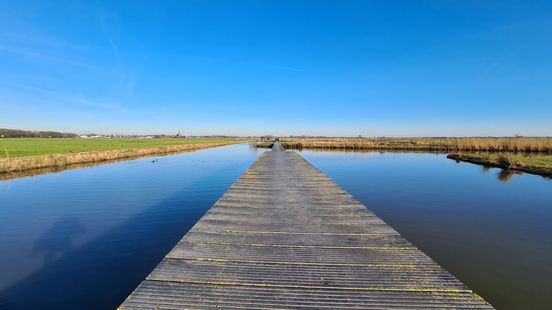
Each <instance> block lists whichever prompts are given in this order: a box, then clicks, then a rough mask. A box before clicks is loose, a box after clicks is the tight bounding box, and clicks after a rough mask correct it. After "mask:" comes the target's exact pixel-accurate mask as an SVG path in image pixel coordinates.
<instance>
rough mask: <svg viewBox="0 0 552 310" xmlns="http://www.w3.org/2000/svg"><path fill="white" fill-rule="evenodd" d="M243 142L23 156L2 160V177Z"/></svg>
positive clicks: (0, 169) (0, 172)
mask: <svg viewBox="0 0 552 310" xmlns="http://www.w3.org/2000/svg"><path fill="white" fill-rule="evenodd" d="M242 142H243V141H232V142H220V143H200V144H185V145H170V146H158V147H146V148H132V149H118V150H108V151H90V152H79V153H65V154H50V155H37V156H22V157H15V158H2V159H0V175H4V174H10V173H19V172H23V171H30V170H36V169H45V168H63V167H69V166H71V165H79V164H90V163H102V162H109V161H118V160H131V159H135V158H139V157H147V156H155V155H169V154H174V153H180V152H186V151H196V150H201V149H208V148H214V147H220V146H226V145H231V144H238V143H242Z"/></svg>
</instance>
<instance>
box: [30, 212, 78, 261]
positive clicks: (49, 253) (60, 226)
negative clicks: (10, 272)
mask: <svg viewBox="0 0 552 310" xmlns="http://www.w3.org/2000/svg"><path fill="white" fill-rule="evenodd" d="M85 232H86V228H85V227H84V225H83V224H82V222H81V220H80V219H79V218H78V217H75V216H66V217H63V218H61V219H59V220H57V221H56V222H54V224H53V225H52V228H50V229H49V230H47V231H46V232H44V233H42V234H41V236H40V238H38V239H37V240H36V242H35V244H34V245H33V247H32V249H31V255H33V256H42V257H43V258H44V263H46V264H47V263H50V262H52V261H54V260H55V259H58V258H60V257H61V256H63V254H64V253H65V252H67V251H70V250H71V249H73V239H74V237H76V235H78V234H83V233H85Z"/></svg>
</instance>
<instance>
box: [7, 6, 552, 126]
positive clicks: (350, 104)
mask: <svg viewBox="0 0 552 310" xmlns="http://www.w3.org/2000/svg"><path fill="white" fill-rule="evenodd" d="M0 127H7V128H21V129H31V130H46V129H48V130H60V131H70V132H78V133H86V132H98V133H175V132H177V131H181V132H182V133H188V134H237V135H247V134H276V135H282V134H283V135H287V134H295V135H300V134H307V135H354V136H356V135H359V134H360V135H363V136H444V135H459V136H464V135H514V134H521V135H552V1H509V0H500V1H491V0H484V1H482V0H474V1H453V0H435V1H412V0H405V1H394V0H382V1H368V0H366V1H345V0H340V1H321V0H313V1H299V0H291V1H285V0H276V1H270V0H257V1H253V0H252V1H229V0H228V1H226V0H219V1H207V0H193V1H192V0H189V1H186V0H178V1H136V0H133V1H43V0H40V1H0Z"/></svg>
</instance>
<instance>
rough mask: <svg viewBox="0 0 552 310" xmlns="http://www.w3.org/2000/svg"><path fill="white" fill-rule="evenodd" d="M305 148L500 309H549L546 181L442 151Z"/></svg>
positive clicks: (551, 246) (550, 197)
mask: <svg viewBox="0 0 552 310" xmlns="http://www.w3.org/2000/svg"><path fill="white" fill-rule="evenodd" d="M301 154H302V155H303V156H304V157H305V158H306V159H307V160H309V161H310V162H311V163H312V164H313V165H314V166H316V167H317V168H319V169H321V170H322V171H323V172H325V173H326V174H328V175H329V176H330V177H331V178H333V179H334V180H335V181H336V182H337V183H338V184H339V185H341V186H342V187H343V188H344V189H346V190H347V191H349V192H350V193H351V194H353V196H355V198H357V199H359V200H360V201H361V202H363V203H364V204H365V205H366V206H367V207H368V208H370V209H371V210H372V211H374V212H375V213H376V214H377V215H378V216H380V217H381V218H382V219H383V220H385V221H386V222H387V223H388V224H390V225H391V226H393V227H394V228H395V229H396V230H397V231H399V232H400V233H401V234H402V235H403V236H405V237H406V238H407V239H408V240H410V241H411V242H413V243H414V244H415V245H416V246H418V247H419V248H421V250H423V251H424V252H425V253H427V254H428V255H429V256H430V257H432V258H433V259H434V260H436V261H437V262H438V263H439V264H440V265H442V266H443V267H444V268H445V269H447V270H448V271H450V272H451V273H452V274H453V275H455V276H457V277H458V278H459V279H460V280H461V281H463V282H464V283H466V284H467V285H468V287H470V288H471V289H474V290H475V291H476V292H477V293H478V294H479V295H481V296H483V297H484V298H485V299H486V300H487V301H489V302H491V304H493V305H494V306H495V307H496V308H497V309H502V310H504V309H506V310H509V309H512V310H513V309H543V310H545V309H546V310H549V309H552V295H551V294H550V288H552V242H551V239H550V238H551V237H550V236H552V225H550V223H551V222H552V208H551V204H550V202H551V201H552V187H551V186H552V183H550V182H549V181H545V179H543V178H542V177H540V176H535V175H531V174H527V173H523V174H521V173H519V174H518V172H517V171H515V172H513V171H501V172H499V170H497V168H490V169H489V168H485V167H481V166H478V165H474V164H462V165H457V164H455V162H454V161H451V160H449V159H447V158H446V156H443V155H437V156H435V155H430V154H412V153H411V154H408V153H403V154H399V153H385V154H377V153H375V154H370V155H368V156H366V155H365V154H362V153H347V154H345V153H341V154H336V153H333V152H310V151H304V152H301ZM482 171H483V172H485V171H493V173H482ZM495 172H496V174H495ZM514 174H516V175H517V176H516V177H513V175H514ZM506 181H507V183H502V182H506Z"/></svg>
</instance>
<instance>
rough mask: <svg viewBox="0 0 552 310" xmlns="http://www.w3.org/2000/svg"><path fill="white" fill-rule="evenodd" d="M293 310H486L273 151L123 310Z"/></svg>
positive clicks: (389, 231) (336, 192)
mask: <svg viewBox="0 0 552 310" xmlns="http://www.w3.org/2000/svg"><path fill="white" fill-rule="evenodd" d="M136 259H140V258H139V257H138V258H136ZM290 308H291V309H304V308H308V309H388V308H389V309H391V308H393V309H395V308H397V309H398V308H400V309H414V308H418V309H433V308H436V309H492V307H491V306H490V305H489V304H487V303H486V302H485V301H484V300H483V299H481V298H480V297H478V296H477V295H476V294H474V293H473V292H472V291H471V290H469V289H468V288H467V287H466V286H465V285H464V284H462V283H461V282H460V281H458V280H457V279H456V278H455V277H454V276H452V275H451V274H450V273H448V272H447V271H446V270H444V269H442V268H441V267H440V266H439V265H437V264H436V263H435V262H434V261H432V260H431V259H430V258H429V257H428V256H427V255H425V254H424V253H423V252H422V251H420V250H419V249H417V248H416V247H415V246H413V245H412V244H411V243H410V242H408V241H407V240H406V239H404V238H403V237H401V236H400V235H399V233H397V232H396V231H395V230H394V229H393V228H391V227H390V226H388V225H387V224H385V223H384V222H383V221H382V220H381V219H380V218H378V217H377V216H376V215H374V214H373V213H372V212H370V211H369V210H368V209H367V208H366V207H365V206H364V205H362V204H361V203H359V202H358V201H357V200H355V199H354V198H353V197H352V196H351V195H350V194H348V193H347V192H346V191H344V190H343V189H341V188H340V187H339V186H338V185H337V184H336V183H334V182H333V181H332V180H331V179H330V178H329V177H328V176H326V175H325V174H323V173H322V172H321V171H319V170H318V169H316V168H314V167H313V166H312V165H310V164H309V163H308V162H307V161H306V160H304V159H303V158H302V157H301V156H300V155H298V154H297V153H295V152H290V151H284V150H282V149H281V147H280V146H279V145H278V144H277V145H275V147H274V149H273V150H272V151H269V152H266V153H264V154H263V155H261V157H260V158H259V159H258V160H257V161H256V162H255V163H254V164H253V165H252V166H251V167H250V168H249V169H248V170H247V171H246V172H245V173H244V174H243V175H242V176H241V177H240V179H239V180H238V181H237V182H236V183H235V184H234V185H232V187H231V188H230V189H229V190H228V191H227V192H226V193H225V194H224V195H223V196H222V197H221V198H220V199H219V200H218V201H217V203H215V205H214V206H213V207H212V208H211V209H210V210H209V211H208V212H207V213H206V214H205V215H204V216H203V218H201V220H200V221H199V222H198V223H197V224H196V225H195V226H194V227H193V228H192V229H191V230H190V231H189V232H188V233H187V234H186V235H185V236H184V237H183V238H182V240H181V241H180V242H179V243H178V244H177V245H176V246H175V247H174V249H173V250H172V251H171V252H170V253H169V254H168V255H167V256H166V257H165V259H164V260H163V261H162V262H161V263H160V264H159V265H158V266H157V268H155V270H154V271H153V272H152V273H151V274H150V275H149V276H148V277H147V278H146V279H145V280H144V281H143V282H142V283H141V284H140V285H139V286H138V288H136V290H135V291H134V292H133V293H132V294H131V295H130V296H129V297H128V298H127V300H126V301H125V302H124V303H123V304H122V305H121V309H290Z"/></svg>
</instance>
